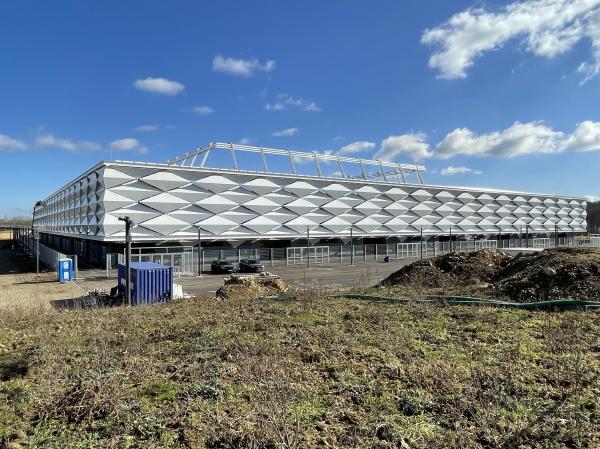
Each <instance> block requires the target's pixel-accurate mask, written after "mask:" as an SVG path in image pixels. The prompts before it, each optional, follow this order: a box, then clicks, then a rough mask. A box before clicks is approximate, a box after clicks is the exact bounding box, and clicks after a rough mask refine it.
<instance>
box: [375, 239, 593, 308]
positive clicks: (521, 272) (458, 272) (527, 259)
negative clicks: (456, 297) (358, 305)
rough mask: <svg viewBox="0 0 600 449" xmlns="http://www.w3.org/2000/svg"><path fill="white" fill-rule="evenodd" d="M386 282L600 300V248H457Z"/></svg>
mask: <svg viewBox="0 0 600 449" xmlns="http://www.w3.org/2000/svg"><path fill="white" fill-rule="evenodd" d="M381 285H382V286H385V287H391V286H404V287H414V288H424V289H437V288H441V289H444V290H445V291H446V292H447V293H449V294H463V293H465V287H466V286H473V288H475V289H476V291H473V289H471V290H470V291H469V292H468V293H469V294H478V295H482V296H492V297H496V298H501V299H508V300H512V301H517V302H530V301H542V300H548V299H568V298H573V299H575V298H577V299H589V300H600V250H598V249H595V248H553V249H546V250H544V251H540V252H537V253H533V254H519V255H517V256H515V257H511V256H509V255H507V254H505V253H503V252H501V251H488V250H483V251H478V252H475V253H469V254H464V253H451V254H446V255H444V256H438V257H433V258H431V259H428V260H423V261H419V262H414V263H412V264H410V265H407V266H405V267H403V268H401V269H400V270H398V271H396V272H395V273H392V274H391V275H390V276H388V277H387V278H386V279H384V280H383V281H382V282H381Z"/></svg>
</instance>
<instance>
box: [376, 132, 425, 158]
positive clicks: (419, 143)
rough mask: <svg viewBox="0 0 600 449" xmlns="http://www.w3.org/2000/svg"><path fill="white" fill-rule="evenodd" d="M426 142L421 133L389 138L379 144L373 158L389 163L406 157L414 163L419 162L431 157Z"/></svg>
mask: <svg viewBox="0 0 600 449" xmlns="http://www.w3.org/2000/svg"><path fill="white" fill-rule="evenodd" d="M426 140H427V136H426V135H425V134H423V133H413V134H402V135H399V136H389V137H388V138H386V139H384V140H383V141H382V142H381V146H380V148H379V150H378V151H377V153H375V156H374V157H375V159H381V160H384V161H391V160H394V159H396V158H397V157H398V156H405V155H406V156H409V157H411V158H412V159H413V160H415V161H421V160H423V159H427V158H430V157H431V156H433V152H432V151H431V150H430V147H429V144H428V143H427V142H426Z"/></svg>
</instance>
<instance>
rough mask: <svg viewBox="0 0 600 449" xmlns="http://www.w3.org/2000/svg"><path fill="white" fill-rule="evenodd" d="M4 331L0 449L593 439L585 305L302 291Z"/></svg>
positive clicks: (592, 354)
mask: <svg viewBox="0 0 600 449" xmlns="http://www.w3.org/2000/svg"><path fill="white" fill-rule="evenodd" d="M0 326H1V328H0V379H1V380H0V447H11V448H18V447H31V448H61V449H63V448H111V447H112V448H256V449H258V448H263V449H265V448H320V447H336V448H448V447H462V448H516V447H520V448H567V447H598V446H599V445H600V406H599V404H598V397H599V395H600V383H599V378H600V376H599V375H600V356H599V354H600V337H599V336H600V332H599V331H600V324H599V322H598V314H596V313H587V314H586V313H575V312H569V313H563V314H549V313H542V312H536V313H529V312H521V311H510V310H496V309H486V308H465V307H451V308H443V307H429V308H425V307H422V306H418V305H406V306H399V305H395V304H386V303H371V302H366V301H341V300H340V301H338V300H325V299H317V298H315V297H314V296H313V297H311V298H310V299H309V300H306V299H305V300H299V301H267V300H264V301H263V300H260V301H252V302H248V301H245V302H244V301H229V302H219V301H216V300H204V301H195V302H194V301H182V302H177V303H173V304H169V305H165V306H157V307H145V308H137V309H124V308H119V309H105V310H87V311H86V310H78V311H66V312H62V313H52V314H42V315H29V316H22V317H19V318H17V319H13V320H5V321H3V322H2V324H1V325H0Z"/></svg>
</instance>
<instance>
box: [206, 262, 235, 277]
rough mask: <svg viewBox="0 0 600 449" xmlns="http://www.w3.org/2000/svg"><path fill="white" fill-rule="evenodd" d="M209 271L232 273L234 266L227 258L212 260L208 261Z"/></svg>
mask: <svg viewBox="0 0 600 449" xmlns="http://www.w3.org/2000/svg"><path fill="white" fill-rule="evenodd" d="M210 271H211V272H212V273H215V274H218V273H226V274H228V273H233V272H234V271H235V267H234V266H233V264H232V263H231V262H229V261H228V260H213V261H212V262H211V263H210Z"/></svg>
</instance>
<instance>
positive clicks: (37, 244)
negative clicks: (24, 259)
mask: <svg viewBox="0 0 600 449" xmlns="http://www.w3.org/2000/svg"><path fill="white" fill-rule="evenodd" d="M43 205H44V202H43V201H36V203H35V205H34V206H33V214H32V217H31V237H33V240H34V242H35V273H36V274H40V233H39V231H36V229H35V211H36V209H37V208H38V207H42V206H43Z"/></svg>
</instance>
